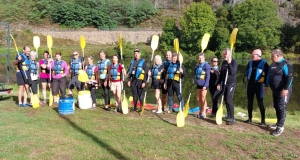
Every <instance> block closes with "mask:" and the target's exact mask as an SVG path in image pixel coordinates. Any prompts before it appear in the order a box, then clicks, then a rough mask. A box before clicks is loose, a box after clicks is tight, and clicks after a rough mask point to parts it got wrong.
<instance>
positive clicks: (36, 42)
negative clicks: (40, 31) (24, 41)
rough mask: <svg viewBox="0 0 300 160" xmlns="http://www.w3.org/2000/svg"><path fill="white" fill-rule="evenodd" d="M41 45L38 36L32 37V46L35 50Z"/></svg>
mask: <svg viewBox="0 0 300 160" xmlns="http://www.w3.org/2000/svg"><path fill="white" fill-rule="evenodd" d="M40 45H41V41H40V37H39V36H34V37H33V46H34V48H35V49H36V50H37V49H38V48H39V47H40Z"/></svg>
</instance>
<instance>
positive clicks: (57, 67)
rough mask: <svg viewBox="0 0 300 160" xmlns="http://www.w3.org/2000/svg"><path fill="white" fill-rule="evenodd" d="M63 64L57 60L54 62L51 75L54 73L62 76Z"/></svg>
mask: <svg viewBox="0 0 300 160" xmlns="http://www.w3.org/2000/svg"><path fill="white" fill-rule="evenodd" d="M63 62H64V61H63V60H60V61H59V62H58V61H57V60H55V61H54V67H53V72H52V73H54V74H63V73H64V68H63V67H62V63H63Z"/></svg>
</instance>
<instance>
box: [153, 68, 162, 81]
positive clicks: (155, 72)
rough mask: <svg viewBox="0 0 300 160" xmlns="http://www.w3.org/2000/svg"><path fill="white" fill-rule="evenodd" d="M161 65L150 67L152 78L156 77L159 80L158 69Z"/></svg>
mask: <svg viewBox="0 0 300 160" xmlns="http://www.w3.org/2000/svg"><path fill="white" fill-rule="evenodd" d="M160 66H161V65H153V66H152V69H151V76H152V79H158V80H160V78H161V71H160V70H159V68H160Z"/></svg>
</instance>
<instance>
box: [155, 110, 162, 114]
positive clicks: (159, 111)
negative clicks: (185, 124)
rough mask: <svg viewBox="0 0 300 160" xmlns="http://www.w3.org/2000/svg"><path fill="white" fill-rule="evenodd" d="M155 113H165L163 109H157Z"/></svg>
mask: <svg viewBox="0 0 300 160" xmlns="http://www.w3.org/2000/svg"><path fill="white" fill-rule="evenodd" d="M155 113H156V114H161V113H163V111H162V110H158V111H156V112H155Z"/></svg>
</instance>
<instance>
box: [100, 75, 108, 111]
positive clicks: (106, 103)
mask: <svg viewBox="0 0 300 160" xmlns="http://www.w3.org/2000/svg"><path fill="white" fill-rule="evenodd" d="M104 81H105V79H100V83H101V87H102V89H103V92H104V103H105V105H106V106H107V105H109V104H110V97H109V89H110V88H109V85H108V84H107V85H106V87H105V86H104Z"/></svg>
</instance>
